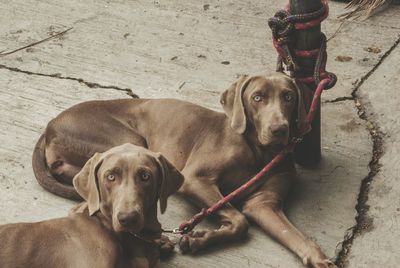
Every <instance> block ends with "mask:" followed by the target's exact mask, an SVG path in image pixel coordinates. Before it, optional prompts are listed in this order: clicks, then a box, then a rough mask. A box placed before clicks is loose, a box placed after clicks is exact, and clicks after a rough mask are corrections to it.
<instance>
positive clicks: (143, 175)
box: [140, 170, 151, 181]
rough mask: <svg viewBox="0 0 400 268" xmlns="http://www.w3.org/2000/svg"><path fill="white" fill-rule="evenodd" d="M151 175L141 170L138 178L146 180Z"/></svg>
mask: <svg viewBox="0 0 400 268" xmlns="http://www.w3.org/2000/svg"><path fill="white" fill-rule="evenodd" d="M150 177H151V175H150V173H149V172H147V171H145V170H143V171H141V172H140V178H141V179H142V181H148V180H149V179H150Z"/></svg>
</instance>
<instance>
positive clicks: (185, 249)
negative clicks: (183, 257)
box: [179, 231, 208, 254]
mask: <svg viewBox="0 0 400 268" xmlns="http://www.w3.org/2000/svg"><path fill="white" fill-rule="evenodd" d="M207 233H208V231H194V232H190V233H188V234H185V235H183V236H182V237H181V240H180V241H179V247H180V249H181V251H182V253H183V254H186V253H192V254H194V253H196V252H197V251H199V250H200V249H202V248H204V246H205V243H206V239H207Z"/></svg>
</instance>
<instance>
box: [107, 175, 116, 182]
mask: <svg viewBox="0 0 400 268" xmlns="http://www.w3.org/2000/svg"><path fill="white" fill-rule="evenodd" d="M107 180H109V181H115V175H114V174H108V175H107Z"/></svg>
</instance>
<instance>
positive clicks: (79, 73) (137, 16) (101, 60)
mask: <svg viewBox="0 0 400 268" xmlns="http://www.w3.org/2000/svg"><path fill="white" fill-rule="evenodd" d="M284 3H285V1H283V0H274V1H269V2H268V3H267V2H265V1H242V2H240V3H237V2H235V3H233V2H231V1H229V0H224V1H219V2H218V3H216V4H211V5H210V7H209V9H208V10H206V11H205V10H204V9H203V4H204V3H202V2H192V1H170V2H164V1H153V2H151V1H150V2H149V1H132V2H126V1H112V2H110V1H93V0H92V1H85V2H84V3H83V2H82V3H76V2H68V1H60V0H59V1H41V2H40V3H39V4H37V2H36V1H34V0H28V1H25V0H24V1H22V0H19V1H14V2H13V4H7V5H6V4H4V5H2V11H3V14H4V15H3V16H2V17H1V18H0V32H2V33H3V36H4V38H2V39H1V40H0V51H2V50H3V49H7V50H10V49H13V48H15V47H20V46H22V45H25V44H27V43H29V42H32V41H33V40H36V41H37V40H38V39H41V38H44V37H47V36H48V34H49V33H54V32H57V31H61V30H64V29H66V28H68V27H74V29H73V30H71V31H70V32H68V33H67V34H66V35H65V36H62V37H61V38H58V39H57V38H56V39H54V40H51V41H50V42H47V43H45V44H41V45H39V46H36V47H33V48H30V49H27V50H26V51H22V52H19V53H15V54H13V55H10V56H8V57H4V58H3V59H2V63H3V64H4V65H7V66H9V67H16V66H21V64H23V66H24V67H26V69H28V70H30V71H33V72H40V73H46V74H61V75H63V76H70V77H76V78H82V79H84V80H85V81H96V82H98V83H100V84H103V85H115V86H118V87H122V88H132V89H134V90H137V89H139V88H140V89H147V90H153V91H156V90H160V85H163V86H164V87H165V88H169V89H174V90H176V91H179V94H180V95H184V96H185V95H188V94H190V95H193V94H198V95H202V92H203V90H204V88H207V89H209V90H212V91H213V90H220V89H222V88H224V87H225V86H226V84H227V83H229V82H230V81H231V80H232V78H233V77H235V76H236V75H237V74H238V73H252V72H258V71H260V70H264V69H265V68H266V67H267V69H270V70H272V69H273V68H274V66H275V58H276V53H275V51H274V49H273V47H272V43H271V34H270V30H269V29H268V28H267V25H266V21H267V19H268V18H269V17H271V16H272V15H273V14H274V12H275V11H276V10H277V9H279V8H280V7H283V6H284ZM32 6H35V9H34V10H32ZM343 7H344V5H343V4H338V3H331V10H332V16H331V17H330V19H328V21H327V23H325V24H323V29H324V31H325V32H326V34H327V36H328V38H329V37H331V36H332V35H334V33H335V32H336V30H337V29H338V28H339V27H340V24H341V22H340V21H339V20H338V19H336V17H337V15H338V14H340V13H342V12H343ZM394 8H395V9H396V8H397V10H400V9H398V7H394ZM26 17H29V18H30V20H25V18H26ZM395 17H396V16H392V17H389V18H387V20H386V24H389V23H392V25H397V24H395V22H396V19H395ZM155 18H157V19H155ZM9 21H16V22H17V23H14V24H10V23H9ZM386 24H383V23H381V24H379V23H377V22H374V23H373V22H371V23H369V22H365V23H364V24H362V26H360V25H359V24H357V23H345V24H344V25H343V27H342V28H341V30H340V31H339V32H338V33H337V34H336V36H335V37H334V38H333V39H332V40H331V41H330V43H329V50H330V57H329V62H328V66H329V69H330V70H331V71H334V72H336V73H337V74H338V76H339V78H340V79H339V82H338V86H337V87H336V89H335V90H333V91H331V92H329V93H328V94H325V95H324V98H327V99H335V98H337V97H341V96H345V95H350V93H351V91H350V88H351V84H352V83H353V82H354V80H355V79H354V78H357V77H359V76H361V75H362V74H363V73H365V72H367V71H368V70H369V69H370V68H372V67H373V66H374V64H376V63H377V62H378V60H379V58H380V57H381V56H382V55H383V54H384V52H385V51H387V50H388V49H389V47H390V46H391V45H392V44H393V42H394V39H395V33H396V32H397V33H398V32H399V30H398V29H393V28H391V27H388V26H386ZM104 25H108V28H109V31H104ZM381 35H384V36H385V38H380V37H379V36H381ZM227 44H229V45H227ZM149 46H151V47H152V49H151V51H149V50H148V47H149ZM370 46H374V47H378V48H379V49H380V50H381V53H377V54H375V53H370V52H367V51H365V50H364V49H365V48H367V47H370ZM228 48H229V49H228ZM343 55H345V56H350V57H352V60H351V61H350V62H337V61H335V58H336V57H337V56H343ZM21 61H22V62H21ZM223 61H228V62H229V64H228V65H224V64H221V62H223ZM215 73H219V74H221V77H216V76H215V75H214V74H215ZM149 74H152V76H151V79H150V78H149ZM222 74H223V75H222ZM183 83H184V84H183ZM182 85H183V86H182ZM181 86H182V87H181ZM195 92H196V93H195ZM211 103H212V102H209V103H208V104H211Z"/></svg>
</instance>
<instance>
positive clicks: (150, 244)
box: [0, 144, 183, 268]
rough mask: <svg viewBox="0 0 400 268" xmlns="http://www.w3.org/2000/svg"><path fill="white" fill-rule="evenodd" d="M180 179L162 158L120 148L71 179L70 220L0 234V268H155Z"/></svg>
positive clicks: (7, 227) (97, 156)
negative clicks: (75, 203)
mask: <svg viewBox="0 0 400 268" xmlns="http://www.w3.org/2000/svg"><path fill="white" fill-rule="evenodd" d="M182 182H183V177H182V175H181V174H180V172H179V171H177V170H176V169H175V167H174V166H173V165H172V164H171V163H169V162H168V161H167V160H166V159H165V158H164V157H163V156H162V155H161V154H156V153H153V152H151V151H149V150H147V149H145V148H143V147H139V146H135V145H132V144H124V145H121V146H118V147H115V148H112V149H110V150H108V151H106V152H104V153H96V154H95V155H94V156H92V157H91V158H90V159H89V160H88V161H87V163H86V164H85V166H84V167H83V168H82V169H81V170H80V172H79V173H78V174H77V175H76V176H75V177H74V179H73V184H74V186H75V188H76V190H77V191H78V193H79V194H80V195H81V196H82V197H83V198H84V199H85V201H86V202H85V203H83V205H81V206H80V208H79V209H77V211H76V212H78V211H81V212H82V213H76V212H75V213H72V214H70V216H69V217H66V218H60V219H54V220H48V221H43V222H38V223H17V224H7V225H2V226H0V239H1V243H0V267H4V268H21V267H30V268H36V267H37V268H46V267H49V268H54V267H76V268H78V267H79V268H86V267H87V268H92V267H96V268H100V267H104V268H114V267H115V268H117V267H118V268H119V267H121V268H122V267H124V268H125V267H126V268H127V267H135V268H136V267H158V266H159V246H165V244H164V245H160V243H161V241H164V242H165V243H168V241H165V239H164V238H161V225H160V223H159V222H158V220H157V200H159V201H160V207H161V211H162V212H163V211H164V210H165V208H166V204H167V198H168V196H169V195H171V194H172V193H173V192H175V191H177V190H178V188H179V187H180V186H181V184H182Z"/></svg>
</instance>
